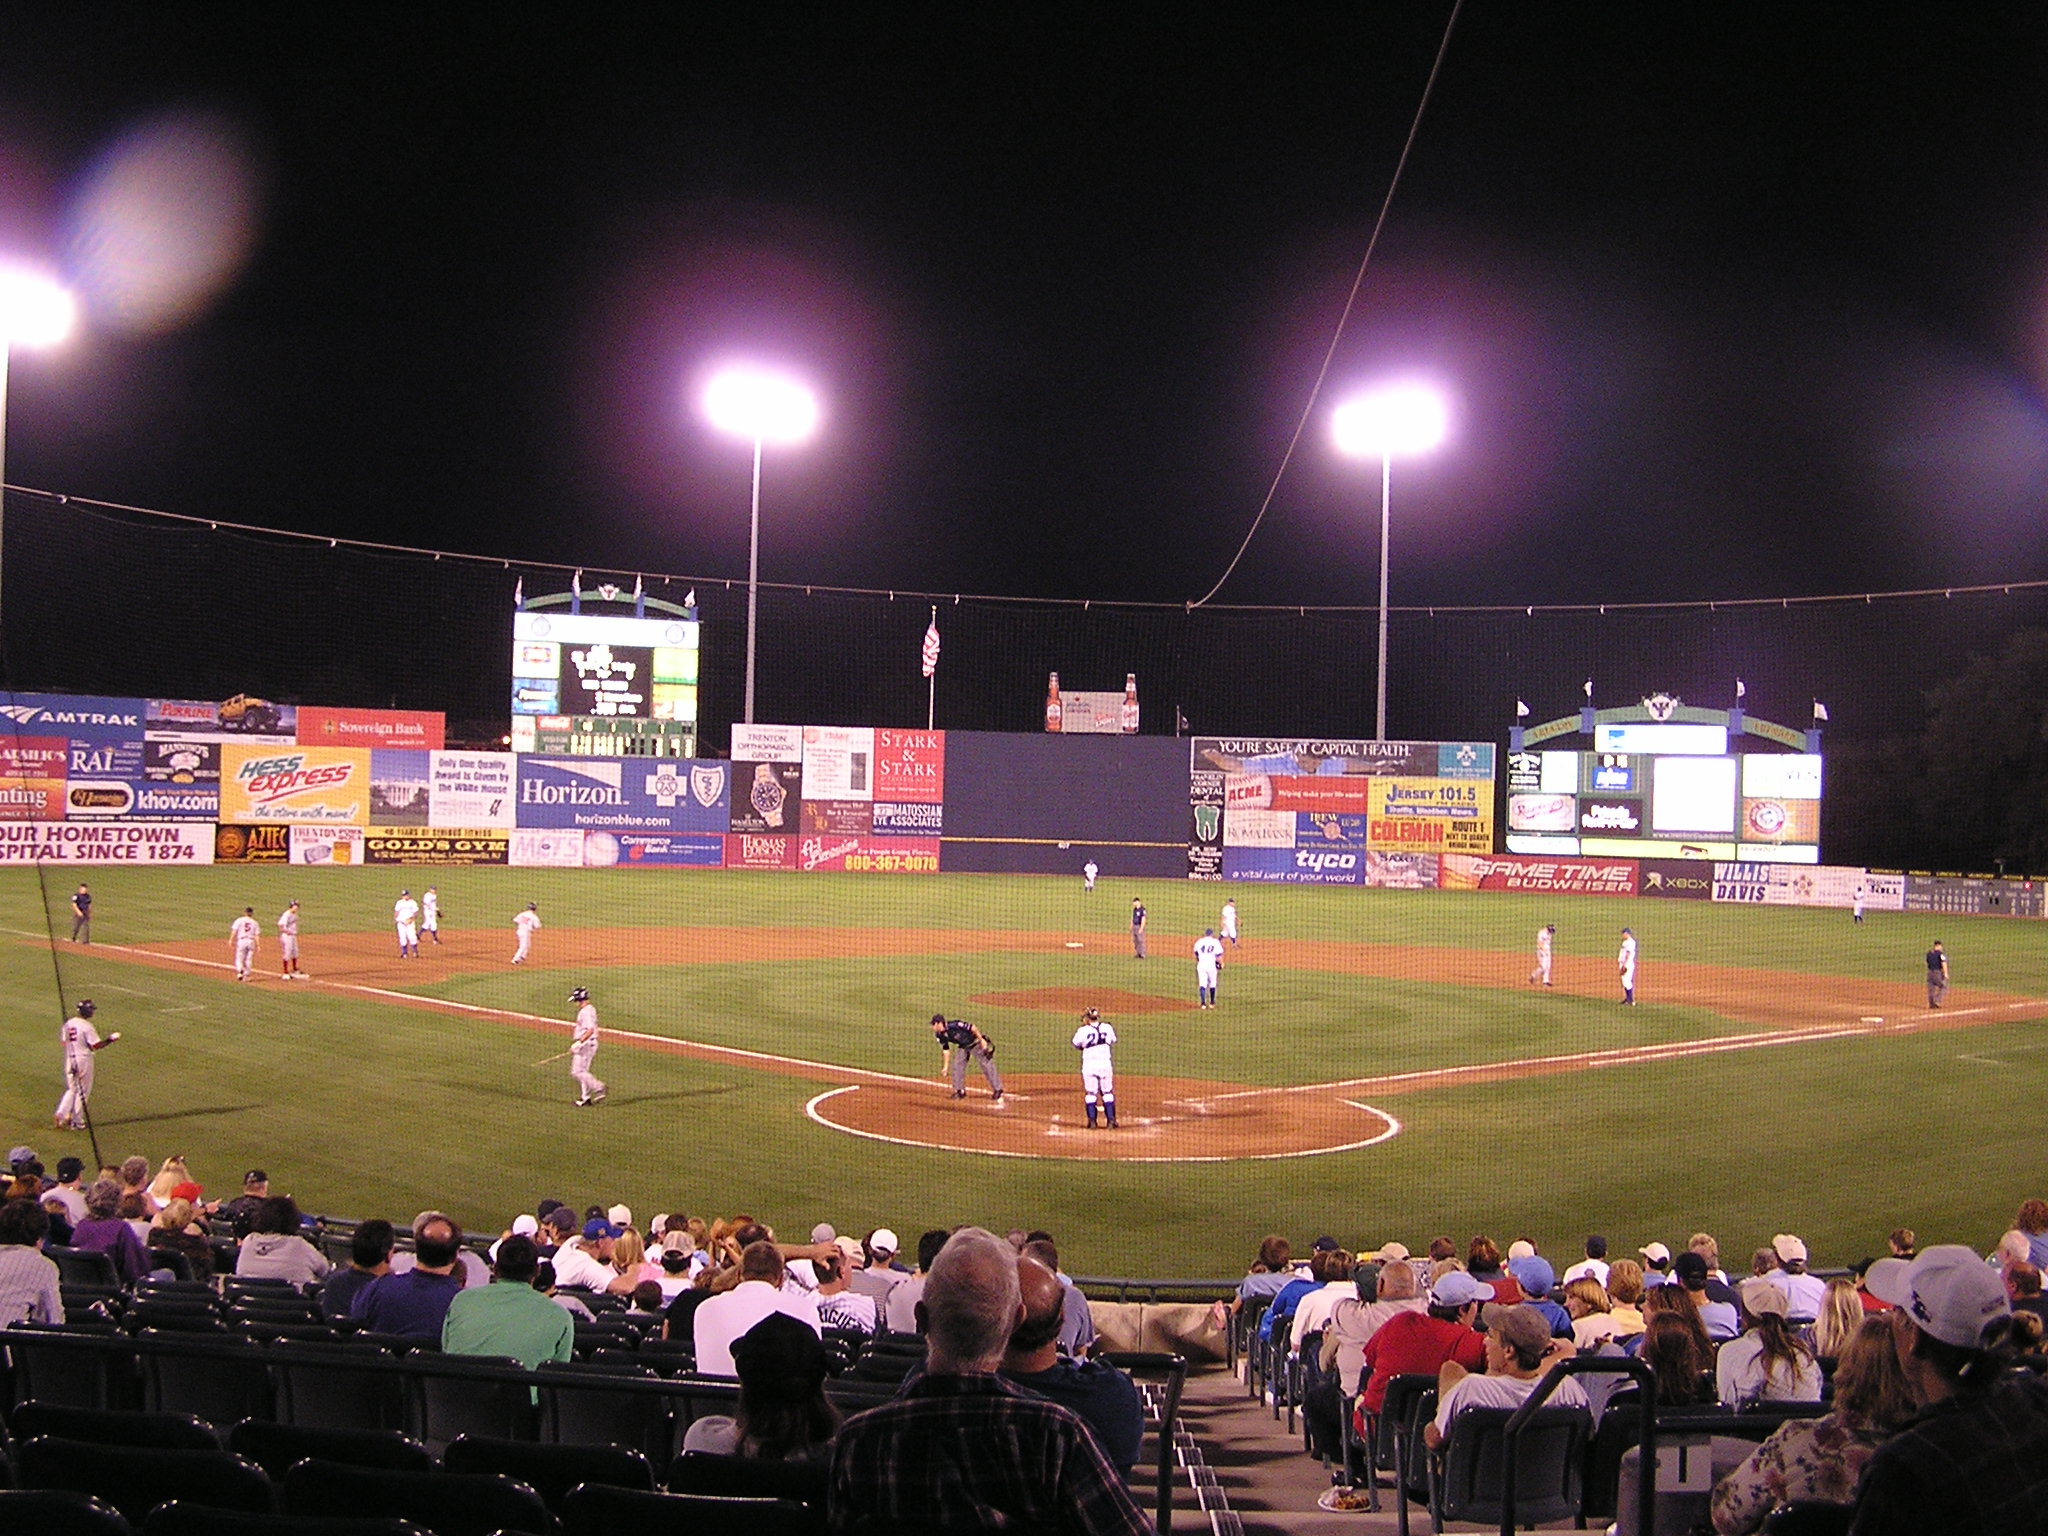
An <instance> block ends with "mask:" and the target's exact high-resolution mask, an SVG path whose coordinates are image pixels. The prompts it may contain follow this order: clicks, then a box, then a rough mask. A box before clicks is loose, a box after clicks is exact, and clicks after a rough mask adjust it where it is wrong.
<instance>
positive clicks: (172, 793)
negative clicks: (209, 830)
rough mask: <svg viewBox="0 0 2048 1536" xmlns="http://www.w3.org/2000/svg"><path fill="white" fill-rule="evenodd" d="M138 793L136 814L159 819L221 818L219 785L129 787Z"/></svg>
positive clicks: (210, 819) (136, 795)
mask: <svg viewBox="0 0 2048 1536" xmlns="http://www.w3.org/2000/svg"><path fill="white" fill-rule="evenodd" d="M130 787H131V788H132V789H133V790H134V792H135V812H134V814H136V815H137V816H149V817H154V818H157V819H159V820H162V819H166V818H169V819H174V820H180V821H184V820H190V821H217V820H219V819H220V785H219V784H218V783H212V784H157V783H142V784H135V785H131V786H130Z"/></svg>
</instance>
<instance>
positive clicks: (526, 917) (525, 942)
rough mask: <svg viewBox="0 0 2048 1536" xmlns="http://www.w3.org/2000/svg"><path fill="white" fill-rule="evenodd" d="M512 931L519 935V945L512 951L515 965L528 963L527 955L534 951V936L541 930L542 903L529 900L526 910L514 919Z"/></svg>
mask: <svg viewBox="0 0 2048 1536" xmlns="http://www.w3.org/2000/svg"><path fill="white" fill-rule="evenodd" d="M512 931H513V932H514V933H516V934H517V935H518V936H519V947H518V948H517V949H515V950H513V951H512V963H513V964H514V965H524V964H526V957H527V956H528V955H530V954H532V953H533V936H534V935H535V934H536V933H538V932H540V903H539V902H537V901H529V902H528V903H527V904H526V910H525V911H524V912H522V913H520V914H519V915H518V916H517V917H515V918H513V919H512Z"/></svg>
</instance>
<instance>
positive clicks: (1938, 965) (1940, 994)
mask: <svg viewBox="0 0 2048 1536" xmlns="http://www.w3.org/2000/svg"><path fill="white" fill-rule="evenodd" d="M1947 996H1948V951H1947V950H1945V949H1943V948H1942V947H1941V940H1939V939H1936V940H1935V941H1934V948H1932V949H1930V950H1928V951H1927V1006H1928V1007H1930V1008H1939V1007H1940V1006H1941V1000H1942V999H1943V998H1945V997H1947Z"/></svg>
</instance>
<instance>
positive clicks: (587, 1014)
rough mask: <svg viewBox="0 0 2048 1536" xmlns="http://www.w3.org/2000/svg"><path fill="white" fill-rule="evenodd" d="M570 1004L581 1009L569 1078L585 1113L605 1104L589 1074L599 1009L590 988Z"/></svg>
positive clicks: (583, 989)
mask: <svg viewBox="0 0 2048 1536" xmlns="http://www.w3.org/2000/svg"><path fill="white" fill-rule="evenodd" d="M522 915H523V914H522ZM536 926H538V925H536ZM569 1001H570V1002H572V1003H575V1004H577V1005H578V1006H577V1009H576V1032H575V1033H574V1034H573V1035H571V1036H570V1037H569V1075H570V1076H571V1077H573V1078H575V1079H576V1107H577V1108H578V1109H582V1108H583V1107H584V1106H585V1105H589V1104H602V1103H603V1102H604V1094H605V1087H604V1084H603V1083H601V1082H599V1081H598V1080H597V1079H596V1078H595V1077H594V1076H592V1075H591V1071H590V1064H591V1062H593V1061H594V1060H596V1059H597V1005H596V1004H595V1003H593V1002H591V1000H590V989H589V988H587V987H578V988H577V989H576V990H575V991H574V992H571V993H570V994H569Z"/></svg>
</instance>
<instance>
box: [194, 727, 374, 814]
mask: <svg viewBox="0 0 2048 1536" xmlns="http://www.w3.org/2000/svg"><path fill="white" fill-rule="evenodd" d="M220 810H221V820H223V821H227V822H233V823H235V824H237V825H241V826H251V825H256V824H259V823H265V822H305V823H309V824H321V825H327V826H357V827H360V826H365V825H367V824H368V822H369V819H370V753H369V750H368V749H367V748H365V747H297V748H291V747H273V746H251V745H248V744H246V743H243V742H232V743H227V744H224V745H223V746H222V747H221V754H220Z"/></svg>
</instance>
